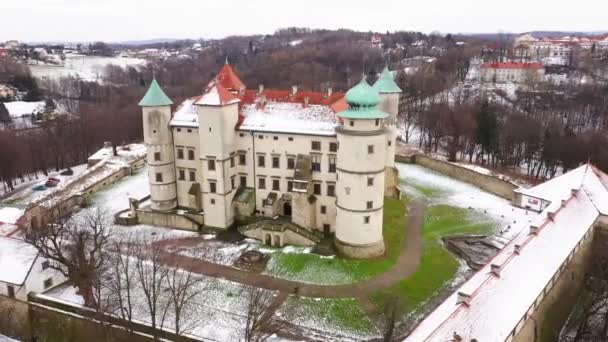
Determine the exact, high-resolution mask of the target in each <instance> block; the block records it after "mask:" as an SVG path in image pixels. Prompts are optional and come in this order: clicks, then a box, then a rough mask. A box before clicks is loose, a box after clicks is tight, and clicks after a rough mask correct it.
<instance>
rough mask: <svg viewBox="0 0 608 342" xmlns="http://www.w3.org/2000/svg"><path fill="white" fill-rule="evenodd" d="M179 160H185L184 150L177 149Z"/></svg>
mask: <svg viewBox="0 0 608 342" xmlns="http://www.w3.org/2000/svg"><path fill="white" fill-rule="evenodd" d="M177 159H184V149H183V148H178V149H177Z"/></svg>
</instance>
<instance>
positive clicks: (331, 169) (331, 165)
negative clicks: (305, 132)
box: [327, 156, 336, 173]
mask: <svg viewBox="0 0 608 342" xmlns="http://www.w3.org/2000/svg"><path fill="white" fill-rule="evenodd" d="M327 159H329V169H328V171H329V173H335V172H336V156H328V158H327Z"/></svg>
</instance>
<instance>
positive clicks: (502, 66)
mask: <svg viewBox="0 0 608 342" xmlns="http://www.w3.org/2000/svg"><path fill="white" fill-rule="evenodd" d="M542 67H543V65H542V64H541V63H516V62H506V63H484V64H482V65H481V68H483V69H541V68H542Z"/></svg>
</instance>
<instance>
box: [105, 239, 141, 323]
mask: <svg viewBox="0 0 608 342" xmlns="http://www.w3.org/2000/svg"><path fill="white" fill-rule="evenodd" d="M133 241H134V240H133V239H127V240H120V241H114V242H113V244H112V252H113V253H112V256H111V258H110V265H109V281H108V288H109V290H110V293H111V295H112V297H113V298H114V299H115V302H116V306H115V311H114V314H117V315H118V316H119V317H121V318H122V319H123V320H125V321H127V322H131V321H132V320H133V309H134V299H135V298H134V297H135V296H134V293H133V291H134V287H135V285H136V284H137V273H136V267H135V264H134V261H133V258H134V257H135V256H136V255H137V252H138V248H140V247H139V246H138V245H136V244H134V243H132V242H133ZM126 328H127V331H129V333H133V327H132V325H130V324H128V325H127V327H126Z"/></svg>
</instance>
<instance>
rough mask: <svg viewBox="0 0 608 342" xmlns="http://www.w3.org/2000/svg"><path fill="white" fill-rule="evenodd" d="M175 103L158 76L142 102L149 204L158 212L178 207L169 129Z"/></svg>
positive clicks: (140, 104)
mask: <svg viewBox="0 0 608 342" xmlns="http://www.w3.org/2000/svg"><path fill="white" fill-rule="evenodd" d="M172 104H173V102H172V101H171V100H170V99H169V97H167V95H166V94H165V93H164V92H163V90H162V89H161V88H160V86H159V85H158V82H156V79H154V80H153V81H152V83H151V84H150V88H149V89H148V91H147V92H146V95H145V96H144V98H143V99H142V100H141V101H140V102H139V106H140V107H141V108H142V112H143V127H144V143H145V144H146V150H147V157H146V158H147V162H148V182H149V184H150V200H151V205H150V206H151V208H152V209H153V210H159V211H169V210H173V209H175V208H177V188H176V183H175V157H174V154H173V136H172V135H171V130H170V129H169V121H171V105H172Z"/></svg>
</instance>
